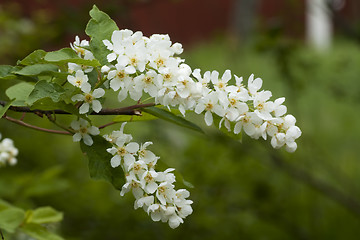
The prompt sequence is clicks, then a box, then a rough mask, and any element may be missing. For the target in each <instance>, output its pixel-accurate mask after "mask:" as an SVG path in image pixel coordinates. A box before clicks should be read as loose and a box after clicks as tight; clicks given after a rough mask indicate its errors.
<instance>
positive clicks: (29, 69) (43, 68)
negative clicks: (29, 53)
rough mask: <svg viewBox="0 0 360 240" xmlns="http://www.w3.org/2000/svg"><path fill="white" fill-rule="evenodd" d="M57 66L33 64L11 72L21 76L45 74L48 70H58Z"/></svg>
mask: <svg viewBox="0 0 360 240" xmlns="http://www.w3.org/2000/svg"><path fill="white" fill-rule="evenodd" d="M58 69H59V68H58V67H57V66H56V65H54V64H41V63H39V64H34V65H29V66H25V67H24V68H22V69H21V70H18V71H14V72H13V73H15V74H19V75H23V76H36V75H40V74H46V73H49V72H58Z"/></svg>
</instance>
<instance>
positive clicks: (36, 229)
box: [20, 223, 63, 240]
mask: <svg viewBox="0 0 360 240" xmlns="http://www.w3.org/2000/svg"><path fill="white" fill-rule="evenodd" d="M20 229H21V230H22V231H23V232H24V233H26V234H27V235H29V236H30V237H33V238H35V239H37V240H63V238H62V237H60V236H58V235H56V234H55V233H52V232H49V231H48V229H47V228H46V227H44V226H41V225H39V224H36V223H27V224H24V225H22V226H21V228H20Z"/></svg>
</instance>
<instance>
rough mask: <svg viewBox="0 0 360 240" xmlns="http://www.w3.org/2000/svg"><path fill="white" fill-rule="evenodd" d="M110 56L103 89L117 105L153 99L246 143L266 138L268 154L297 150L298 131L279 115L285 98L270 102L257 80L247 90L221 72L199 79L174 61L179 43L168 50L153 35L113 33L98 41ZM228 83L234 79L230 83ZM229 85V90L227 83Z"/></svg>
mask: <svg viewBox="0 0 360 240" xmlns="http://www.w3.org/2000/svg"><path fill="white" fill-rule="evenodd" d="M103 43H104V44H105V46H106V47H107V48H108V50H110V51H111V53H110V54H108V56H107V60H108V62H109V63H110V65H108V66H103V67H102V72H103V73H104V74H107V78H108V80H109V82H108V83H109V87H110V88H111V89H113V90H114V91H118V100H119V101H120V102H121V101H122V100H124V99H125V98H127V97H128V96H130V98H131V99H133V100H135V101H138V100H140V98H141V97H142V96H143V94H144V93H146V94H148V95H150V97H152V98H154V100H155V103H156V104H160V105H163V106H167V107H168V108H169V109H170V107H178V109H179V110H180V112H181V113H182V114H183V115H184V116H185V113H186V111H194V112H195V113H197V114H201V113H204V115H205V122H206V124H207V125H209V126H210V125H212V124H213V122H214V120H213V115H214V114H215V115H216V116H218V117H219V118H220V119H221V120H220V124H219V127H220V128H221V126H222V124H224V126H225V127H226V128H227V130H228V131H233V132H234V133H235V134H239V133H240V131H241V130H242V129H243V130H244V132H245V133H246V134H247V135H249V136H250V137H252V138H255V139H258V138H260V137H262V138H264V139H265V140H266V139H267V138H268V136H269V137H271V144H272V146H273V147H274V148H280V147H282V146H285V148H286V150H287V151H289V152H294V151H295V150H296V148H297V144H296V142H295V140H296V139H297V138H299V137H300V135H301V130H300V129H299V128H298V127H297V126H296V125H295V122H296V119H295V117H293V116H292V115H285V114H286V112H287V108H286V106H284V105H282V104H283V102H284V101H285V98H283V97H282V98H278V99H276V100H275V101H270V98H271V96H272V93H271V92H270V91H267V90H260V89H261V87H262V80H261V79H260V78H254V75H251V76H250V77H249V79H248V81H247V87H246V85H245V84H244V83H243V79H242V78H241V77H240V78H239V77H237V76H236V75H232V74H231V72H230V70H226V71H225V73H224V74H223V75H222V76H221V77H220V75H219V73H218V72H217V71H212V72H210V71H207V72H205V73H204V74H203V75H201V72H200V69H195V70H194V71H192V70H191V68H190V67H189V66H188V65H187V64H185V63H184V60H183V59H181V58H179V57H176V56H175V55H177V54H180V53H182V51H183V49H182V45H181V44H180V43H175V44H172V42H171V41H170V38H169V36H168V35H161V34H154V35H152V36H151V37H150V38H148V37H145V36H143V34H142V32H135V33H133V32H132V31H131V30H119V31H118V30H117V31H114V32H113V34H112V37H111V41H109V40H103ZM233 78H234V79H233ZM232 79H233V80H235V84H230V82H231V80H232Z"/></svg>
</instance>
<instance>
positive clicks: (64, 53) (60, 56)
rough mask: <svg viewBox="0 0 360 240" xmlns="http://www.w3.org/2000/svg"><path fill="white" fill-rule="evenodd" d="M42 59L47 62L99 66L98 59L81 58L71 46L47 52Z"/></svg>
mask: <svg viewBox="0 0 360 240" xmlns="http://www.w3.org/2000/svg"><path fill="white" fill-rule="evenodd" d="M44 59H45V60H46V61H47V62H51V63H59V64H64V63H69V62H71V63H76V64H80V65H86V66H92V67H96V66H100V63H99V61H97V60H96V59H93V60H85V59H83V58H80V57H79V56H78V55H77V54H76V53H75V51H74V50H73V49H71V48H63V49H60V50H58V51H54V52H49V53H47V54H46V55H45V57H44Z"/></svg>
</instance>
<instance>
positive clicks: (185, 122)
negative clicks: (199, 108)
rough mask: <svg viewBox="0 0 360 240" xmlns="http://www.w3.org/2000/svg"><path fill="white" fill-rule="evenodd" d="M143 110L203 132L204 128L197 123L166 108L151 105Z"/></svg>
mask: <svg viewBox="0 0 360 240" xmlns="http://www.w3.org/2000/svg"><path fill="white" fill-rule="evenodd" d="M142 111H144V112H147V113H149V114H151V115H153V116H155V117H158V118H161V119H163V120H165V121H168V122H171V123H174V124H177V125H179V126H182V127H186V128H189V129H192V130H195V131H197V132H201V133H203V130H202V129H201V128H200V127H199V126H197V125H196V124H194V123H192V122H190V121H188V120H186V119H185V118H183V117H179V116H176V115H175V114H173V113H172V112H169V111H166V110H164V109H161V108H158V107H149V108H143V109H142Z"/></svg>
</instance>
